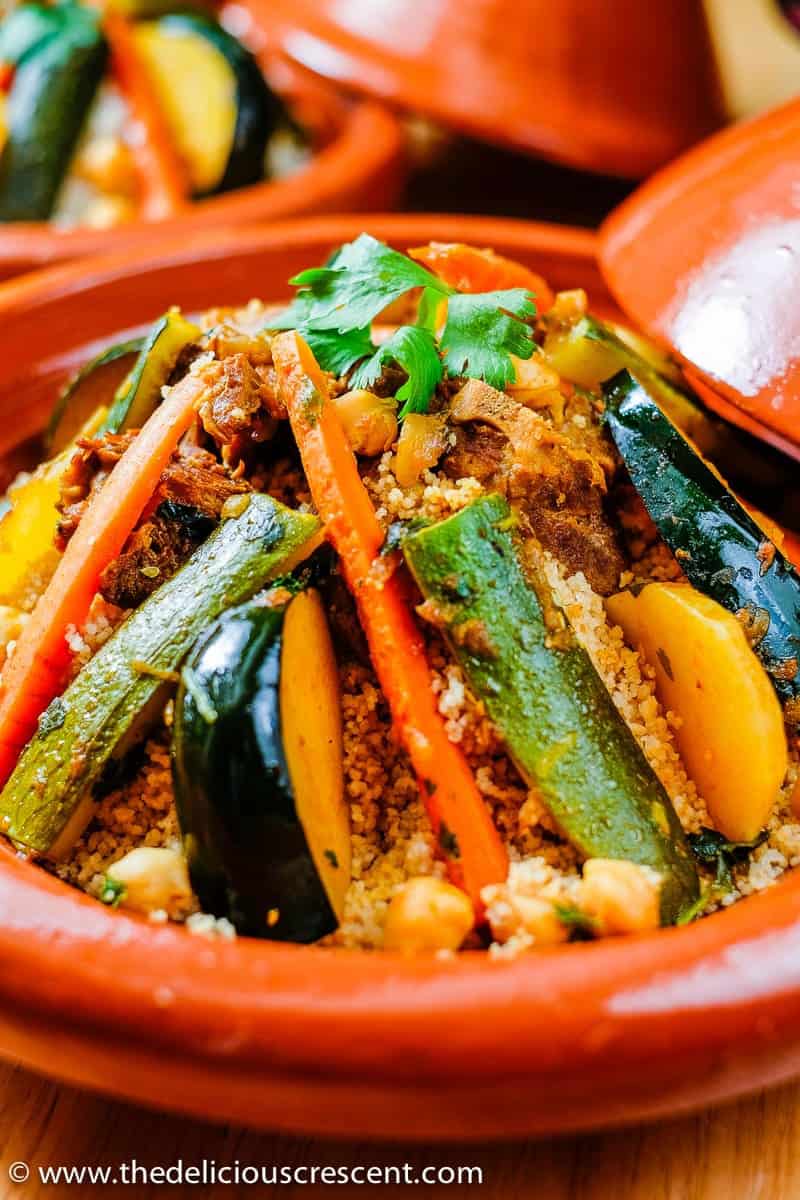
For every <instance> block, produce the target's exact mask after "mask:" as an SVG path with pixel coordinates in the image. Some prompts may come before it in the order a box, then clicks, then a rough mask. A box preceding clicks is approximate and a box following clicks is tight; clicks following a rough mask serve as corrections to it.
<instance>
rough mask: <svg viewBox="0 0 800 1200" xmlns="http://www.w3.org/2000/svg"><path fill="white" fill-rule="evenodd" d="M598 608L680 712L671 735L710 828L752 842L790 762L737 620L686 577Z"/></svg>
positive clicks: (772, 700)
mask: <svg viewBox="0 0 800 1200" xmlns="http://www.w3.org/2000/svg"><path fill="white" fill-rule="evenodd" d="M606 607H607V611H608V614H609V616H610V618H611V620H612V621H613V622H614V623H615V624H617V625H619V626H620V627H621V628H622V631H623V633H624V634H625V637H626V640H627V641H628V642H629V643H630V644H632V645H634V646H636V647H637V648H639V649H640V651H641V653H642V654H643V655H644V657H645V659H646V660H647V662H648V663H649V664H650V666H651V667H652V668H653V670H654V671H655V677H656V690H657V693H658V697H659V699H660V701H661V703H662V704H663V705H664V707H665V708H666V709H668V710H671V711H672V712H674V713H676V714H677V715H678V716H679V717H680V718H681V724H680V727H679V729H678V730H677V731H676V734H675V740H676V742H677V745H678V748H679V750H680V753H681V756H682V758H683V761H684V763H685V765H686V769H687V771H688V773H689V775H690V777H691V778H692V779H693V780H694V782H695V784H696V785H697V788H698V791H699V792H700V794H701V795H702V796H703V797H704V798H705V800H706V802H707V804H708V808H709V812H710V815H711V818H712V820H713V822H714V824H715V826H716V828H717V829H718V830H719V831H720V832H721V833H723V834H724V835H725V836H726V837H727V838H729V839H730V840H731V841H736V842H746V841H750V840H751V839H753V838H755V837H756V836H757V835H758V833H759V832H760V830H761V829H762V828H763V826H764V824H765V822H766V821H767V819H768V817H769V815H770V812H771V811H772V807H773V805H774V803H775V798H776V795H777V792H778V789H779V788H780V786H781V784H782V782H783V779H784V777H785V774H786V768H787V765H788V760H787V747H786V733H785V729H784V723H783V716H782V713H781V707H780V704H779V702H778V699H777V697H776V695H775V692H774V690H773V688H772V685H771V684H770V681H769V679H768V677H767V674H766V672H765V671H764V669H763V667H762V666H761V664H760V662H759V661H758V659H757V658H756V655H755V654H754V653H753V651H752V650H751V648H750V646H749V644H748V642H747V639H746V637H745V634H744V630H743V629H742V626H741V625H740V623H739V621H738V620H737V619H736V617H734V616H733V615H732V614H731V613H729V612H727V611H726V610H725V609H724V608H722V607H721V605H719V604H717V603H716V601H714V600H712V599H711V598H710V597H708V596H704V595H703V594H702V593H701V592H698V591H697V590H696V589H695V588H693V587H692V586H691V585H690V584H685V583H651V584H648V585H647V586H646V587H644V588H643V589H642V591H641V592H640V593H639V595H638V596H637V597H634V596H633V595H632V593H630V592H622V593H620V594H619V595H617V596H612V597H610V598H609V599H608V601H607V602H606Z"/></svg>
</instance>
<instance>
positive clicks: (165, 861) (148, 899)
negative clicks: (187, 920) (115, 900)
mask: <svg viewBox="0 0 800 1200" xmlns="http://www.w3.org/2000/svg"><path fill="white" fill-rule="evenodd" d="M106 874H107V876H108V878H109V880H111V881H112V882H113V883H118V884H122V886H123V888H124V891H123V893H122V898H121V900H120V904H121V906H122V907H123V908H129V909H131V910H132V911H133V912H140V913H151V912H155V911H156V910H157V909H163V910H164V911H165V912H166V913H167V914H168V916H170V917H177V916H183V915H185V913H186V912H187V910H188V909H189V908H190V907H191V902H192V889H191V885H190V883H189V872H188V870H187V867H186V859H185V858H184V857H183V855H182V854H180V853H179V852H178V851H177V850H171V849H169V848H168V847H165V846H139V847H137V849H136V850H131V851H130V852H129V853H128V854H126V855H125V857H124V858H121V859H120V860H119V862H115V863H114V864H113V866H111V867H109V868H108V871H107V872H106Z"/></svg>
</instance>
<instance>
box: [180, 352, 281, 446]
mask: <svg viewBox="0 0 800 1200" xmlns="http://www.w3.org/2000/svg"><path fill="white" fill-rule="evenodd" d="M265 370H267V371H268V370H269V368H265V367H263V366H259V367H258V368H256V367H253V366H252V365H251V363H250V360H249V358H248V357H247V356H246V355H245V354H231V355H229V356H228V357H227V358H223V359H219V360H215V361H214V362H209V363H205V364H203V366H202V367H200V369H199V371H198V374H200V375H201V376H202V378H203V381H204V383H205V385H206V398H205V399H204V400H203V403H202V404H201V406H200V409H199V412H198V415H199V417H200V422H201V424H202V426H203V428H204V429H205V431H206V433H207V434H209V435H210V436H211V437H212V438H213V439H214V441H215V442H216V443H217V445H219V446H221V447H222V450H223V461H225V462H233V461H236V460H238V459H239V458H240V457H241V455H242V453H243V451H244V450H245V449H246V447H247V446H248V445H249V444H252V443H254V442H265V441H267V440H268V439H269V438H271V437H272V436H273V434H274V433H275V417H274V416H272V415H271V413H270V405H272V407H273V408H274V407H275V395H274V394H273V391H272V389H271V388H270V387H269V383H268V379H269V376H268V375H265V374H263V372H264V371H265Z"/></svg>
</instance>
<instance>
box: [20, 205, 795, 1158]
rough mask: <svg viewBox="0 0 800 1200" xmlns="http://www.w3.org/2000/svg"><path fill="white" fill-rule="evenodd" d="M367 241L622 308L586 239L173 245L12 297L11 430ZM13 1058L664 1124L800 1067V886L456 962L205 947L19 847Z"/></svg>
mask: <svg viewBox="0 0 800 1200" xmlns="http://www.w3.org/2000/svg"><path fill="white" fill-rule="evenodd" d="M362 228H367V229H368V230H369V231H370V232H372V233H373V234H375V235H376V236H378V237H382V238H384V239H387V240H389V241H391V242H393V243H394V244H396V245H397V246H399V247H401V248H405V247H408V246H413V245H419V244H420V243H422V242H425V241H426V240H429V239H434V238H435V239H438V240H444V241H451V240H452V241H471V242H475V243H477V244H478V245H491V246H494V247H495V249H496V250H498V251H499V252H500V253H503V254H507V255H512V256H514V257H517V258H519V259H520V260H522V261H523V262H526V263H528V264H530V265H531V266H533V267H535V268H536V269H537V270H539V271H541V272H542V273H543V274H544V275H545V276H547V277H548V278H549V279H550V281H551V283H552V284H554V285H555V286H556V287H566V286H575V285H579V284H580V285H583V286H585V287H586V288H587V289H588V290H589V291H590V293H591V294H592V296H593V298H594V301H595V304H594V307H595V309H596V310H597V311H600V312H604V311H605V312H607V313H608V314H609V315H611V314H612V313H613V311H614V310H613V306H612V305H611V303H610V301H609V299H608V297H607V295H606V294H605V293H604V291H603V287H602V283H601V281H600V278H599V275H598V271H597V266H596V262H595V258H594V252H595V245H594V240H593V238H592V237H591V236H590V235H588V234H586V233H583V232H579V231H573V230H564V229H558V228H555V227H552V226H550V227H542V226H535V225H527V224H519V223H514V222H510V221H494V220H486V219H479V218H476V219H468V218H456V217H403V216H401V217H371V218H369V217H368V218H359V217H349V218H320V219H315V220H314V221H310V222H297V223H293V224H290V225H284V226H273V227H272V228H269V229H264V230H258V229H252V230H249V231H244V232H242V233H238V234H219V235H212V236H209V235H204V236H203V237H197V238H192V237H189V238H187V239H184V240H183V241H182V242H181V243H180V244H176V243H169V242H167V243H163V242H162V243H161V245H160V247H159V246H157V245H154V246H153V247H152V248H151V249H149V250H147V251H146V252H135V253H134V252H128V253H126V254H124V255H117V256H115V257H112V258H108V259H105V260H98V261H89V262H86V263H82V264H75V265H73V266H67V267H62V268H59V269H55V270H52V271H50V272H47V273H46V274H42V275H40V276H38V277H31V278H28V279H24V280H19V281H14V282H11V283H8V284H6V285H4V286H3V287H0V350H1V351H2V352H0V416H2V418H3V420H2V421H0V430H5V431H6V433H5V435H4V444H3V445H2V447H0V449H2V450H3V451H7V450H8V449H9V447H10V446H11V445H12V443H13V442H14V441H16V440H19V439H22V438H23V437H25V436H26V435H27V434H29V433H32V432H34V431H35V430H36V429H37V428H40V427H41V425H42V422H43V419H44V416H45V413H46V411H47V406H48V405H49V403H50V402H51V399H52V395H53V391H54V389H55V388H56V386H57V384H58V382H59V380H61V379H63V377H64V375H65V373H66V372H67V371H68V369H69V367H70V365H71V364H74V363H75V362H76V361H79V360H80V359H82V358H84V357H85V355H86V353H87V351H88V350H89V348H90V347H93V346H97V344H98V343H102V342H103V341H107V340H109V339H111V338H112V337H113V336H114V335H115V334H116V333H117V332H119V331H120V330H123V329H130V328H135V327H138V326H140V325H141V324H142V323H143V322H145V321H147V320H149V319H152V318H153V317H154V316H155V315H156V314H157V313H159V312H160V311H163V309H164V308H165V306H166V305H167V304H170V303H179V304H182V305H183V306H184V307H185V308H186V309H187V310H196V309H202V308H204V307H206V306H210V305H216V304H219V303H224V302H243V301H246V300H247V299H248V298H250V297H252V296H253V295H256V294H257V295H261V296H265V297H270V296H272V297H275V298H280V297H281V296H285V295H286V292H287V289H286V284H285V280H286V279H287V277H288V276H289V275H291V274H292V273H293V272H295V271H297V270H298V269H299V268H300V267H301V266H304V265H308V264H310V263H317V262H320V261H322V260H323V259H324V258H325V257H326V255H327V253H328V252H329V250H330V249H332V248H333V247H334V246H335V245H337V244H339V243H340V242H342V241H345V240H349V239H351V238H353V237H354V236H355V235H356V234H357V233H359V232H360V231H361V230H362ZM0 965H1V966H2V969H1V970H0V1053H2V1054H3V1055H6V1056H8V1057H16V1058H19V1059H21V1060H22V1061H23V1062H25V1063H27V1064H29V1065H31V1066H33V1067H36V1068H37V1069H39V1070H42V1071H45V1072H47V1073H50V1074H53V1075H56V1076H58V1077H60V1078H63V1079H68V1080H71V1081H74V1082H77V1083H81V1084H85V1085H88V1086H90V1087H92V1088H97V1089H99V1090H102V1091H106V1092H110V1093H114V1094H115V1095H120V1096H126V1097H130V1098H132V1099H136V1100H139V1101H143V1102H146V1103H149V1104H153V1105H157V1106H159V1105H160V1106H163V1107H167V1108H172V1109H177V1110H182V1111H187V1112H192V1113H198V1114H203V1115H207V1116H211V1117H216V1118H220V1119H230V1120H236V1121H243V1122H246V1123H248V1124H250V1125H260V1126H268V1127H273V1128H281V1129H287V1130H295V1131H298V1130H301V1131H314V1132H323V1133H327V1134H339V1135H345V1134H347V1135H351V1136H365V1137H368V1136H369V1137H383V1138H397V1139H402V1140H408V1139H410V1138H418V1139H428V1140H429V1139H432V1138H442V1139H444V1138H460V1139H469V1138H472V1139H484V1138H490V1137H491V1138H496V1137H512V1136H519V1135H523V1134H529V1133H543V1132H551V1131H554V1130H566V1129H574V1128H589V1127H594V1126H599V1125H607V1124H610V1123H619V1122H623V1121H631V1120H634V1119H641V1118H645V1117H654V1116H657V1115H664V1114H666V1113H672V1112H676V1111H680V1110H684V1109H687V1108H691V1107H693V1106H696V1105H700V1104H705V1103H709V1102H712V1101H717V1100H721V1099H724V1098H726V1097H730V1096H734V1095H736V1094H738V1093H740V1092H743V1091H745V1090H747V1089H750V1088H754V1087H756V1086H759V1085H762V1084H767V1083H773V1082H777V1081H778V1080H781V1079H785V1078H787V1077H789V1076H791V1075H792V1074H795V1073H797V1072H800V876H795V877H792V878H791V879H789V880H788V881H786V882H785V883H783V884H781V885H780V886H778V887H776V888H775V889H774V890H772V891H771V892H770V893H768V894H765V895H762V896H759V897H756V898H754V899H752V900H748V901H745V902H744V903H742V904H739V905H737V906H735V907H733V908H732V909H729V910H727V911H725V912H724V913H721V914H718V915H715V916H713V917H711V918H710V919H709V920H707V921H705V922H702V923H700V924H698V925H694V926H691V927H689V928H685V929H671V930H664V931H661V932H659V933H657V934H654V935H649V936H645V937H637V938H630V939H619V940H613V939H609V940H607V941H605V942H599V943H596V944H588V943H584V944H576V945H572V946H566V947H558V948H555V949H552V950H546V951H542V952H540V953H535V954H530V955H528V956H526V957H524V958H520V959H518V960H517V961H515V962H508V963H502V962H498V961H490V960H489V959H487V958H486V957H485V956H483V955H479V954H477V953H470V954H465V955H462V956H460V957H459V958H457V959H456V960H453V961H449V962H442V961H438V960H435V959H431V960H427V959H426V960H404V959H402V958H398V957H396V956H394V955H382V954H372V955H369V954H357V953H351V952H332V951H320V950H315V949H313V948H304V947H296V946H280V945H271V944H267V943H258V942H255V941H248V940H245V939H241V940H240V941H238V942H236V943H233V944H223V943H210V942H206V941H203V940H201V939H198V938H193V937H191V936H190V935H188V934H186V933H185V932H184V931H182V930H181V929H178V928H176V927H171V928H169V927H164V926H154V925H152V924H148V923H147V922H145V921H142V920H138V919H136V918H133V917H130V916H126V915H124V914H123V913H119V912H116V913H115V912H111V911H109V910H108V909H105V908H103V907H102V906H100V905H99V904H97V903H96V902H94V901H91V900H89V899H88V898H87V897H86V896H84V895H82V894H79V893H76V892H74V891H71V890H69V889H68V888H67V887H66V886H64V885H62V884H61V883H60V882H58V881H57V880H55V879H53V878H52V877H50V876H49V875H47V874H45V873H44V872H42V871H41V870H39V869H38V868H36V867H34V866H32V865H30V864H28V863H26V862H23V861H21V860H19V859H17V858H16V857H14V856H13V854H11V853H10V852H9V851H7V850H3V851H0Z"/></svg>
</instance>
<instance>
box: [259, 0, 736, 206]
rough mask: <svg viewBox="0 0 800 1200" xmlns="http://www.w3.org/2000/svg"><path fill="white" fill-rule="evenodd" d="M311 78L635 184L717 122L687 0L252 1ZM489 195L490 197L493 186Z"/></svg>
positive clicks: (703, 41) (714, 94)
mask: <svg viewBox="0 0 800 1200" xmlns="http://www.w3.org/2000/svg"><path fill="white" fill-rule="evenodd" d="M261 5H263V6H264V16H265V17H267V16H268V19H269V22H270V26H271V29H272V31H273V33H274V35H275V37H276V39H277V42H278V43H279V44H280V45H281V46H282V48H283V49H284V50H285V51H286V52H287V53H288V54H289V55H290V56H291V57H292V58H294V59H295V60H297V61H299V62H301V63H302V64H303V65H304V66H306V67H308V68H310V69H311V70H312V71H314V72H316V73H318V74H321V75H324V76H327V77H328V78H330V79H334V80H337V81H339V82H340V83H343V84H345V85H346V86H348V87H351V88H354V89H356V90H359V91H362V92H368V93H372V94H374V95H377V96H380V97H382V98H383V99H385V100H388V101H390V102H392V103H394V104H396V105H398V106H400V107H402V108H404V109H407V110H410V111H412V112H417V113H422V114H425V115H428V116H430V117H432V118H434V119H435V120H438V121H439V122H441V123H442V124H444V125H446V126H452V127H454V128H456V129H458V130H461V131H462V132H465V133H468V134H471V135H473V136H475V137H478V138H481V139H484V140H487V141H491V142H498V143H501V144H506V145H509V146H512V147H514V148H516V149H520V150H523V151H527V152H532V153H536V154H538V155H542V156H544V157H547V158H552V159H556V160H559V161H562V162H566V163H569V164H572V165H574V166H578V167H582V168H588V169H590V170H594V171H600V172H604V173H608V174H616V175H623V176H629V177H640V176H642V175H645V174H647V173H648V172H649V171H651V170H653V169H654V168H656V167H657V166H659V165H660V164H662V163H664V162H667V161H668V160H669V159H671V158H672V157H674V155H675V154H677V153H679V152H680V151H681V150H683V149H685V147H687V146H689V145H691V144H693V143H694V142H696V141H697V140H698V139H699V138H701V137H703V136H705V135H706V134H707V133H709V132H710V131H711V130H712V129H713V128H715V127H717V126H718V125H719V124H720V123H721V120H722V116H721V107H720V101H719V96H718V91H717V85H716V76H715V68H714V65H713V60H712V55H711V52H710V49H709V42H708V37H707V31H706V27H705V22H704V18H703V14H702V5H699V4H698V3H697V0H651V3H650V4H647V5H642V4H641V0H616V4H615V7H614V14H613V19H611V18H610V15H609V6H608V5H604V4H594V5H593V4H588V5H587V4H585V3H583V0H517V2H516V3H515V4H508V3H507V2H506V0H460V3H455V2H453V0H425V3H420V2H419V0H257V3H256V7H260V6H261ZM493 186H498V187H502V180H498V181H496V182H495V183H494V184H493Z"/></svg>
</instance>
